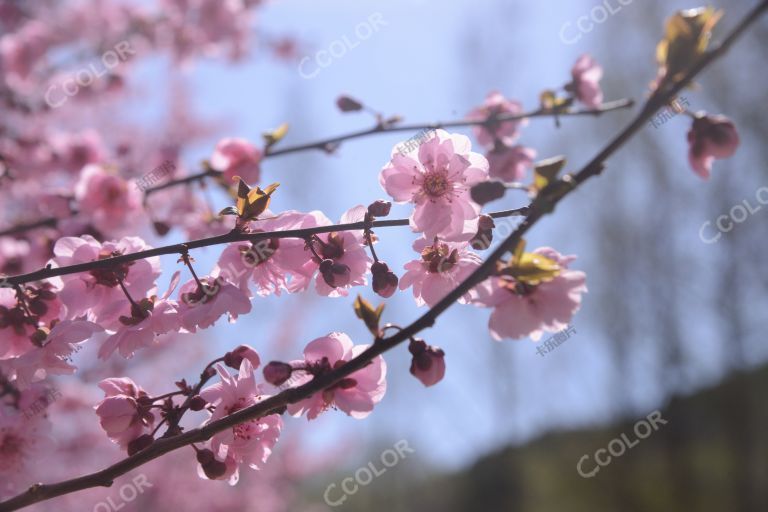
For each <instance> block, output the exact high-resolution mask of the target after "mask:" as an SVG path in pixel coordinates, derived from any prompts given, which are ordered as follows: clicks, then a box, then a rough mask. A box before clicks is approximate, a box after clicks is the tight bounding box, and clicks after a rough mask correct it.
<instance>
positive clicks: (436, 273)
mask: <svg viewBox="0 0 768 512" xmlns="http://www.w3.org/2000/svg"><path fill="white" fill-rule="evenodd" d="M468 245H469V244H467V243H466V242H461V243H446V242H440V241H439V240H437V239H435V240H433V242H432V243H430V242H428V241H427V240H425V239H423V238H420V239H418V240H416V242H414V244H413V248H414V250H415V251H416V252H419V253H420V254H421V258H419V259H417V260H413V261H410V262H408V263H406V264H405V269H406V271H407V272H406V273H405V274H403V277H402V278H401V279H400V289H401V290H405V289H407V288H409V287H411V286H412V287H413V296H414V298H415V299H416V304H417V305H418V306H423V305H425V304H426V305H427V306H430V307H432V306H434V305H435V304H437V302H439V301H440V299H442V298H443V297H445V296H446V295H447V294H448V293H449V292H450V291H451V290H453V289H454V288H456V286H458V284H459V283H461V282H462V281H464V279H466V278H467V277H468V276H469V275H470V274H471V273H472V272H474V271H475V269H477V267H479V266H480V264H481V263H482V259H481V258H480V257H479V256H478V255H477V254H475V253H474V252H472V251H470V250H469V247H468ZM469 300H470V295H469V294H467V295H465V296H464V297H462V298H461V299H459V302H461V303H464V304H466V303H467V302H469Z"/></svg>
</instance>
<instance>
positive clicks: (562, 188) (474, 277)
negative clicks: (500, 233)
mask: <svg viewBox="0 0 768 512" xmlns="http://www.w3.org/2000/svg"><path fill="white" fill-rule="evenodd" d="M767 9H768V0H764V1H762V2H761V3H760V4H759V5H758V6H756V7H755V8H754V9H753V10H752V11H751V12H750V13H749V14H748V15H747V16H746V17H745V18H744V19H743V20H742V21H741V22H740V23H739V24H738V25H737V27H736V28H735V29H734V30H733V31H732V32H731V34H730V35H729V36H728V37H727V38H726V39H725V40H724V41H723V43H722V44H721V45H720V46H718V47H716V48H714V49H713V50H711V51H709V52H707V53H706V54H704V55H703V56H702V57H701V58H700V59H699V60H698V61H697V62H696V63H695V64H694V65H693V66H691V68H690V69H689V70H688V71H687V72H686V73H685V74H684V75H683V76H682V78H680V79H679V80H677V81H676V82H674V83H672V84H670V85H668V86H665V87H664V89H663V90H658V91H657V92H656V93H655V94H654V95H653V96H652V97H651V98H650V100H649V101H648V103H647V104H646V106H645V108H643V110H642V111H641V112H640V113H639V114H638V115H637V117H636V118H635V119H634V120H633V121H632V122H631V123H630V124H629V125H628V126H627V127H626V128H625V129H624V130H622V131H621V132H620V133H619V134H618V135H617V136H616V137H615V138H614V139H613V140H612V141H611V142H609V143H608V144H607V145H606V147H605V148H604V149H603V150H602V151H600V152H599V153H598V154H597V156H596V157H595V158H593V159H592V160H591V161H590V162H589V163H587V164H586V165H585V166H584V167H583V168H582V169H581V170H580V171H579V172H578V173H576V174H574V175H570V174H569V175H566V176H565V177H563V178H561V179H560V180H557V181H556V182H554V183H552V184H551V185H549V186H547V187H545V188H544V190H542V191H541V193H540V194H539V195H538V196H537V197H536V199H535V200H534V201H533V203H532V204H531V207H530V211H529V214H528V216H527V217H526V219H525V220H524V221H523V222H522V223H521V224H520V225H519V226H518V227H517V229H516V230H515V231H514V232H513V233H512V234H511V235H510V236H509V237H508V238H507V239H506V240H504V241H503V242H502V243H501V244H500V245H499V246H498V247H497V248H496V249H495V250H494V251H493V253H492V254H491V255H490V256H489V257H488V259H487V260H485V262H483V264H482V265H481V266H480V267H478V268H477V269H476V270H475V271H474V272H473V273H472V274H471V275H470V276H469V277H468V278H467V279H465V280H464V281H463V282H462V283H461V284H460V285H459V286H457V287H456V288H455V289H454V290H453V291H451V292H450V293H449V294H448V295H447V296H445V297H444V298H443V299H442V300H440V301H439V302H438V303H437V304H435V306H434V307H432V308H431V309H430V310H429V311H427V312H426V313H424V314H423V315H422V316H421V317H419V318H418V319H417V320H416V321H414V322H413V323H411V324H410V325H408V326H407V327H405V328H404V329H402V330H400V331H398V332H396V333H395V334H393V335H392V336H390V337H387V338H383V339H377V340H376V342H375V343H374V344H373V345H372V346H371V347H370V348H368V349H367V350H365V351H364V352H362V353H361V354H359V355H358V356H357V357H355V358H353V359H351V360H350V361H348V362H347V363H345V364H343V365H341V366H339V367H338V368H336V369H334V370H332V371H330V372H329V373H326V374H323V375H319V376H316V377H315V378H313V379H312V380H311V381H309V382H307V383H306V384H303V385H301V386H299V387H296V388H291V389H288V390H285V391H283V392H281V393H279V394H277V395H275V396H272V397H270V398H268V399H266V400H264V401H262V402H259V403H258V404H255V405H252V406H250V407H247V408H244V409H242V410H239V411H237V412H235V413H233V414H230V415H228V416H226V417H224V418H221V419H219V420H216V421H213V422H211V423H208V424H207V425H205V426H203V427H201V428H197V429H193V430H190V431H188V432H186V433H183V434H180V435H178V436H174V437H171V438H165V439H160V440H158V441H156V442H155V443H153V444H152V445H151V446H149V447H148V448H146V449H144V450H142V451H140V452H138V453H136V454H134V455H132V456H130V457H127V458H125V459H123V460H121V461H119V462H117V463H116V464H113V465H112V466H110V467H108V468H105V469H103V470H101V471H98V472H95V473H92V474H89V475H84V476H81V477H78V478H74V479H71V480H66V481H63V482H59V483H55V484H36V485H33V486H32V487H30V488H29V489H28V490H27V491H26V492H24V493H22V494H20V495H18V496H16V497H14V498H12V499H10V500H7V501H5V502H3V503H0V512H6V511H12V510H18V509H19V508H22V507H25V506H27V505H31V504H33V503H37V502H40V501H43V500H46V499H50V498H53V497H56V496H61V495H63V494H68V493H72V492H76V491H79V490H83V489H87V488H90V487H96V486H109V485H111V484H112V483H113V481H114V479H115V478H117V477H118V476H120V475H123V474H125V473H127V472H128V471H130V470H132V469H135V468H137V467H139V466H141V465H142V464H145V463H146V462H149V461H151V460H153V459H156V458H158V457H160V456H162V455H163V454H165V453H168V452H170V451H173V450H175V449H178V448H180V447H182V446H186V445H189V444H192V443H196V442H202V441H205V440H207V439H209V438H211V437H212V436H213V435H214V434H216V433H218V432H221V431H223V430H225V429H228V428H232V427H233V426H235V425H238V424H240V423H244V422H246V421H249V420H253V419H256V418H260V417H262V416H265V415H267V414H269V413H276V412H278V411H280V410H281V409H282V408H283V407H286V406H287V405H289V404H293V403H296V402H298V401H300V400H302V399H304V398H307V397H309V396H311V395H312V394H314V393H317V392H320V391H322V390H323V389H325V388H327V387H329V386H331V385H333V384H334V383H336V382H338V381H340V380H341V379H343V378H345V377H347V376H349V375H350V374H352V373H354V372H355V371H358V370H360V369H362V368H364V367H365V366H366V365H367V364H369V363H370V361H372V360H373V358H375V357H377V356H379V355H381V354H382V353H384V352H386V351H387V350H390V349H391V348H393V347H395V346H397V345H398V344H400V343H402V342H403V341H405V340H408V339H410V338H411V337H413V336H414V335H416V334H417V333H419V332H420V331H422V330H423V329H426V328H427V327H430V326H432V325H433V324H434V322H435V320H436V319H437V318H438V317H439V316H440V315H441V314H442V313H443V312H444V311H446V310H447V309H448V308H449V307H450V306H451V305H452V304H453V303H454V302H456V301H457V300H458V299H459V298H460V297H461V296H463V295H464V294H465V293H466V292H468V291H469V290H470V289H471V288H472V287H474V286H475V285H476V284H478V283H479V282H481V281H482V280H483V279H485V278H486V277H487V276H488V275H489V274H490V272H491V271H492V270H493V267H494V266H495V264H496V261H497V260H498V259H500V258H501V257H502V256H504V254H506V253H507V252H508V251H509V250H511V249H513V248H514V247H515V246H516V245H517V243H518V242H519V241H520V240H521V238H522V236H523V235H524V234H525V233H526V232H527V231H529V230H530V229H531V228H532V227H533V226H534V225H535V224H536V223H537V222H538V221H539V220H540V219H541V218H542V217H544V216H545V215H547V214H548V213H551V212H552V211H553V210H554V208H555V206H556V205H557V204H558V203H559V202H560V201H561V200H562V199H563V198H564V197H565V196H567V195H568V194H569V193H571V192H572V191H574V190H575V189H576V188H577V187H578V186H579V185H581V184H582V183H584V182H585V181H586V180H587V179H588V178H590V177H592V176H597V175H599V174H600V172H601V171H602V170H603V167H604V162H605V160H606V159H607V158H609V157H610V156H611V155H613V154H614V153H615V152H616V151H617V150H618V149H620V148H621V147H622V146H623V145H624V144H625V143H627V142H628V141H629V140H630V139H631V138H632V137H633V136H634V135H635V134H636V133H637V132H638V131H639V130H640V129H641V127H643V126H644V125H645V123H646V122H647V121H648V120H649V119H650V118H651V116H652V115H653V114H654V113H655V112H656V110H658V109H659V108H660V107H661V106H663V105H664V104H666V103H667V102H669V101H671V100H672V98H673V97H674V95H675V94H676V93H677V92H679V91H680V90H681V89H682V88H683V87H685V86H686V85H687V84H688V83H690V82H691V80H692V79H693V78H694V77H695V76H696V75H697V74H699V73H700V72H701V71H702V70H703V69H705V68H706V67H707V66H708V65H709V64H710V63H711V62H712V61H714V60H715V59H716V58H717V57H719V56H720V55H722V54H723V53H724V52H725V51H726V50H727V49H728V48H729V47H730V46H731V45H732V44H733V42H734V41H735V40H736V39H737V38H738V36H739V35H741V34H742V33H743V32H744V31H745V30H746V29H747V28H748V26H749V25H750V24H751V23H753V22H754V21H755V20H757V19H758V18H759V16H760V15H762V14H764V12H765V11H766V10H767ZM355 229H362V226H361V227H358V228H355ZM173 252H177V251H173ZM75 271H77V270H75Z"/></svg>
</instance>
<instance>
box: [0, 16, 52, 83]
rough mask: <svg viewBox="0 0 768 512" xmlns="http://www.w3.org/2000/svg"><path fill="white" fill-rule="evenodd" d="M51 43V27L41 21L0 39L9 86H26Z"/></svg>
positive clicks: (0, 57)
mask: <svg viewBox="0 0 768 512" xmlns="http://www.w3.org/2000/svg"><path fill="white" fill-rule="evenodd" d="M51 43H52V37H51V30H50V28H49V26H48V25H46V24H44V23H43V22H41V21H39V20H30V21H28V22H27V23H25V24H24V26H22V27H21V29H20V30H18V32H16V33H10V34H6V35H4V36H3V37H2V38H0V67H1V68H2V69H3V73H4V74H7V75H8V81H9V85H12V86H15V87H18V86H22V85H24V83H25V81H26V79H27V78H28V77H29V76H30V74H31V73H32V70H33V69H34V67H35V65H36V64H37V63H38V61H40V59H41V58H42V57H43V56H44V55H45V53H46V52H47V51H48V48H49V47H50V45H51Z"/></svg>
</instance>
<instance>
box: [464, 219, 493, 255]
mask: <svg viewBox="0 0 768 512" xmlns="http://www.w3.org/2000/svg"><path fill="white" fill-rule="evenodd" d="M494 227H496V224H495V223H494V222H493V218H491V217H489V216H488V215H481V216H480V219H479V221H478V223H477V233H476V234H475V236H474V237H473V238H472V240H470V241H469V243H470V245H471V246H472V248H473V249H475V250H478V251H482V250H483V249H487V248H488V247H490V246H491V242H493V228H494Z"/></svg>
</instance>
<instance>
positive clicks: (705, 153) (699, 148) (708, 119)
mask: <svg viewBox="0 0 768 512" xmlns="http://www.w3.org/2000/svg"><path fill="white" fill-rule="evenodd" d="M738 147H739V133H738V132H737V131H736V126H735V125H734V124H733V123H732V122H731V120H730V119H728V118H727V117H725V116H708V115H704V114H697V115H696V118H695V119H694V120H693V125H692V126H691V129H690V130H689V131H688V161H689V162H690V164H691V167H692V168H693V170H694V171H695V172H696V174H698V175H699V176H701V177H702V178H704V179H707V178H709V174H710V172H711V171H712V163H713V162H714V160H715V159H716V158H717V159H721V158H728V157H730V156H732V155H733V154H734V153H735V152H736V149H737V148H738Z"/></svg>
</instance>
